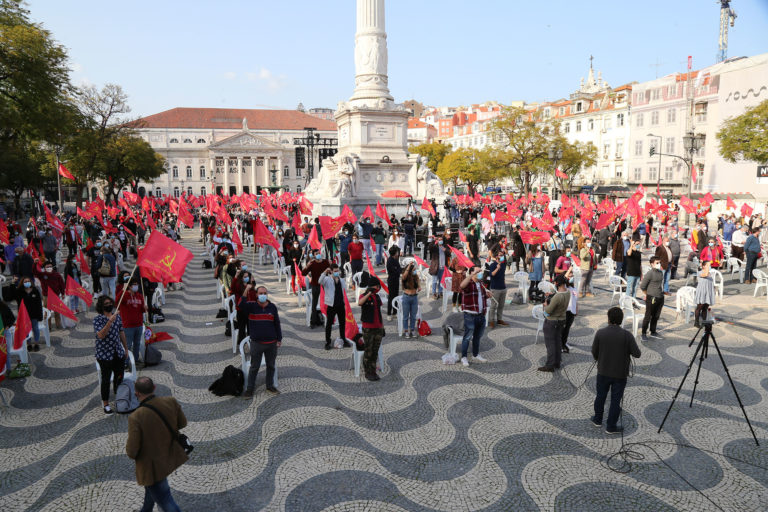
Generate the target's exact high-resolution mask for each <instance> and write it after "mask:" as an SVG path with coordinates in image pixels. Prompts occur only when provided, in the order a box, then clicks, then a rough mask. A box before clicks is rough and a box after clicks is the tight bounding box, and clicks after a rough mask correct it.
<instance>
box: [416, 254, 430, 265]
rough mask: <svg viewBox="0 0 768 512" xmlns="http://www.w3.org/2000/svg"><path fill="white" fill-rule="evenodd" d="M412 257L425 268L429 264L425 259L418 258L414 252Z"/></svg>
mask: <svg viewBox="0 0 768 512" xmlns="http://www.w3.org/2000/svg"><path fill="white" fill-rule="evenodd" d="M413 259H415V260H416V263H418V264H419V265H421V266H422V267H425V268H427V267H429V264H428V263H427V262H426V261H424V260H423V259H421V258H419V257H418V256H416V255H415V254H414V255H413Z"/></svg>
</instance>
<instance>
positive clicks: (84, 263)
mask: <svg viewBox="0 0 768 512" xmlns="http://www.w3.org/2000/svg"><path fill="white" fill-rule="evenodd" d="M90 240H91V239H90V238H89V239H88V241H89V242H90ZM77 262H78V263H80V271H81V272H82V273H83V274H86V275H91V267H89V266H88V260H86V259H85V255H84V254H83V251H82V250H80V249H78V250H77Z"/></svg>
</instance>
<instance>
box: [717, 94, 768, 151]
mask: <svg viewBox="0 0 768 512" xmlns="http://www.w3.org/2000/svg"><path fill="white" fill-rule="evenodd" d="M717 139H718V140H719V141H720V155H721V156H722V157H723V158H724V159H725V160H727V161H728V162H731V163H736V162H737V161H739V160H750V161H752V162H757V163H759V164H768V100H765V101H763V102H762V103H760V104H759V105H757V106H755V107H752V108H750V109H748V110H747V111H746V112H744V113H743V114H741V115H740V116H737V117H734V118H731V119H729V120H727V121H725V122H724V123H723V126H722V127H721V128H720V131H718V132H717Z"/></svg>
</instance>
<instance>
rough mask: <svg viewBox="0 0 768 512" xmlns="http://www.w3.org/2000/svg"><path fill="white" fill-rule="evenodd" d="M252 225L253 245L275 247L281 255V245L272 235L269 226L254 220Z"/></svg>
mask: <svg viewBox="0 0 768 512" xmlns="http://www.w3.org/2000/svg"><path fill="white" fill-rule="evenodd" d="M252 224H253V243H254V244H263V245H269V246H270V247H274V248H275V250H276V251H277V252H278V253H280V245H279V244H278V243H277V239H275V237H274V236H272V233H270V232H269V230H268V229H267V226H265V225H264V224H263V223H262V222H261V221H260V220H259V219H255V220H253V222H252Z"/></svg>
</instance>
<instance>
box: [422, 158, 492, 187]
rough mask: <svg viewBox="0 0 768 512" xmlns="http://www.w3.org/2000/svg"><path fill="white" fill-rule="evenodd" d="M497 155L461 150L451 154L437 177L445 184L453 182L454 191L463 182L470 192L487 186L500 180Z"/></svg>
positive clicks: (442, 163)
mask: <svg viewBox="0 0 768 512" xmlns="http://www.w3.org/2000/svg"><path fill="white" fill-rule="evenodd" d="M495 157H496V153H495V152H493V151H492V150H490V149H483V150H478V149H467V148H459V149H457V150H456V151H453V152H452V153H449V154H448V155H447V156H446V157H445V159H443V161H442V162H441V163H440V165H439V166H438V169H437V175H438V176H439V177H440V179H442V180H443V181H444V182H448V181H452V182H453V184H454V190H455V188H456V186H457V185H458V184H459V183H460V182H461V183H464V184H466V185H467V188H468V189H469V191H474V190H475V188H476V187H477V185H485V184H487V183H490V182H491V181H493V180H495V179H497V178H498V166H499V165H500V164H499V162H498V161H497V160H496V159H495Z"/></svg>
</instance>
